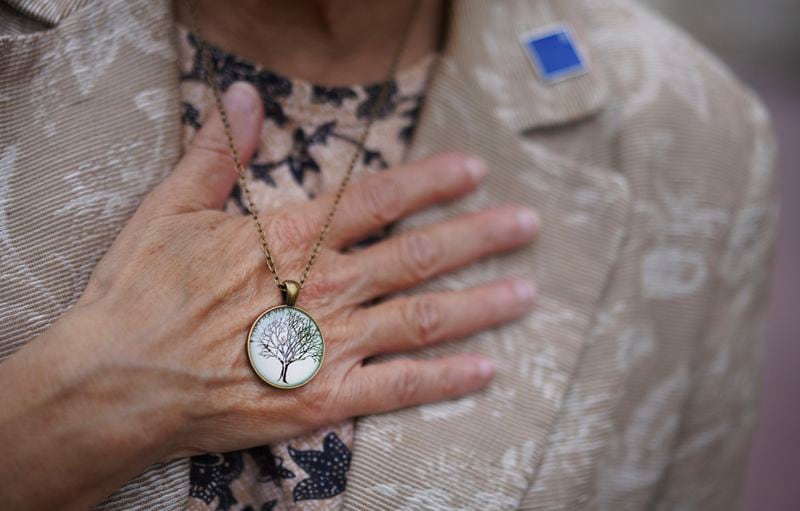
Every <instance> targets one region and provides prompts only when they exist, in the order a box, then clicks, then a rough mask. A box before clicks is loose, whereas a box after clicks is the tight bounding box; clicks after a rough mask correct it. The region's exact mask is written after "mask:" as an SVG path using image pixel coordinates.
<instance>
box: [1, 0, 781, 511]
mask: <svg viewBox="0 0 800 511" xmlns="http://www.w3.org/2000/svg"><path fill="white" fill-rule="evenodd" d="M562 21H563V22H567V23H569V24H570V25H571V26H572V28H573V30H574V32H575V34H576V37H577V39H578V40H579V41H580V43H581V44H582V45H583V46H584V47H585V49H586V51H587V53H588V55H589V59H590V61H591V66H592V68H591V72H590V73H588V74H586V75H583V76H581V77H577V78H573V79H570V80H567V81H564V82H561V83H558V84H556V85H549V86H548V85H544V84H543V83H542V82H540V81H539V79H538V78H537V76H536V74H535V73H534V71H533V69H532V67H531V66H530V64H529V62H528V61H527V59H526V56H525V55H524V53H523V51H522V49H521V47H520V45H519V42H518V35H519V34H520V33H522V32H525V31H527V30H530V29H535V28H537V27H543V26H545V25H548V24H550V23H553V22H562ZM450 25H451V26H450V31H449V35H448V40H447V44H446V50H445V55H444V58H443V59H442V63H441V65H440V66H439V68H438V69H437V70H436V73H435V76H434V79H433V82H432V85H431V88H430V90H429V94H428V100H427V106H426V108H425V111H424V112H423V114H422V117H421V119H420V123H419V125H418V129H417V135H416V139H415V142H414V144H413V148H412V151H411V153H412V154H411V156H412V157H419V156H422V155H425V154H428V153H431V152H434V151H439V150H444V149H466V150H469V151H473V152H476V153H478V154H480V155H482V156H483V157H484V158H486V159H487V160H488V161H489V162H490V164H491V167H492V172H491V174H490V177H489V178H488V182H487V184H486V186H485V187H484V188H483V189H482V191H480V192H479V193H478V194H476V195H475V196H474V197H471V198H469V199H467V200H465V201H462V202H459V203H457V204H453V205H449V206H446V207H441V208H438V209H435V210H432V211H428V212H425V213H423V214H420V215H418V216H416V217H414V218H412V219H410V220H409V221H407V222H405V224H404V225H403V227H402V228H410V227H412V226H417V225H420V224H424V223H428V222H431V221H435V220H438V219H441V218H444V217H449V216H453V215H456V214H459V213H461V212H463V211H466V210H471V209H474V208H476V207H478V206H480V205H483V204H485V203H495V202H499V201H518V202H520V203H525V204H529V205H531V206H533V207H534V208H536V209H538V210H539V211H540V212H541V216H542V217H543V231H542V234H541V237H540V238H539V240H538V241H537V242H536V243H535V245H534V246H532V247H530V248H528V249H525V250H522V251H519V252H517V253H515V254H512V255H509V256H506V257H503V258H499V259H492V260H490V261H487V262H484V263H482V264H479V265H477V266H474V267H470V268H468V269H465V270H464V271H460V272H458V273H455V274H451V275H448V276H445V277H443V278H441V279H439V280H437V281H435V282H433V283H431V284H430V286H429V287H430V288H462V287H465V286H468V285H472V284H475V283H478V282H482V281H486V280H488V279H491V278H493V277H499V276H506V275H509V274H513V275H523V276H527V277H530V278H532V279H533V280H534V281H535V282H537V283H538V287H539V292H540V299H539V305H538V306H537V308H536V310H535V312H533V313H532V314H531V315H530V316H529V317H527V318H526V319H524V320H522V321H519V322H517V323H515V324H513V325H510V326H506V327H503V328H501V329H497V330H494V331H490V332H486V333H483V334H480V335H476V336H474V337H473V338H471V339H468V340H466V341H465V342H456V343H451V344H448V345H444V346H439V347H436V348H433V349H430V350H428V351H426V352H424V353H423V354H421V355H420V356H429V355H431V354H434V353H450V352H455V351H460V350H465V349H469V350H479V351H483V352H485V353H487V354H489V355H491V356H492V357H494V359H495V360H497V361H498V363H499V374H498V377H497V379H496V381H495V382H493V383H492V385H491V386H490V388H489V389H488V390H486V391H484V392H482V393H479V394H477V395H472V396H469V397H466V398H463V399H460V400H457V401H452V402H446V403H439V404H432V405H427V406H422V407H418V408H413V409H408V410H405V411H401V412H397V413H390V414H385V415H381V416H371V417H365V418H362V419H359V420H358V421H357V423H356V430H355V446H354V452H353V466H352V468H351V470H350V472H349V475H348V483H347V490H346V493H345V504H344V507H345V509H346V510H348V511H349V510H355V509H360V510H361V509H363V510H375V509H411V510H416V509H440V510H445V509H446V510H450V509H476V510H483V511H485V510H494V509H524V510H533V509H537V510H555V509H585V510H595V509H598V510H599V509H609V510H626V509H657V510H704V511H705V510H726V511H727V510H729V509H733V508H735V507H736V502H737V497H738V495H739V493H740V490H741V487H742V475H743V468H744V465H745V462H746V457H747V452H748V440H749V437H750V434H751V432H752V430H753V427H754V422H755V407H754V402H755V399H756V397H757V394H758V385H757V380H758V369H757V367H758V364H757V361H758V351H759V349H758V344H759V343H758V339H759V327H760V326H761V324H762V320H763V317H764V299H765V291H766V283H767V280H768V279H767V277H768V273H769V260H770V255H771V250H772V244H773V237H774V233H775V219H776V205H775V202H774V199H773V189H774V179H775V147H774V141H773V136H772V133H771V131H770V125H769V122H768V119H767V115H766V113H765V111H764V109H763V108H762V106H761V104H760V103H759V102H758V101H757V100H755V99H754V98H753V96H752V95H751V94H750V93H749V92H747V91H746V90H745V89H743V88H742V86H741V85H740V84H739V83H738V82H736V80H735V79H733V78H732V77H731V75H730V74H729V72H728V71H727V70H726V69H725V68H724V67H723V66H721V65H720V63H719V62H718V61H717V60H716V59H715V58H713V57H712V56H710V55H708V54H707V53H706V52H705V51H704V50H703V49H701V48H700V47H699V46H698V45H697V44H695V43H694V42H692V41H691V40H689V38H688V37H687V36H686V35H685V34H683V33H680V32H679V31H677V30H676V29H675V28H673V27H671V26H669V25H667V24H666V23H664V22H663V21H661V20H659V19H658V18H656V17H654V16H653V15H652V14H650V13H649V12H647V11H645V10H643V9H642V8H641V7H639V6H637V5H634V4H632V3H630V1H629V0H505V1H489V0H462V1H458V0H457V1H456V2H455V5H454V7H453V9H452V12H451V18H450ZM0 34H2V35H0V321H1V322H2V323H0V324H2V329H1V330H0V358H2V357H7V356H10V355H11V354H12V353H13V352H14V351H15V350H16V349H18V348H19V347H20V346H21V345H22V344H23V343H25V342H26V341H27V340H29V339H31V338H32V337H34V336H35V335H36V334H37V333H39V332H41V331H42V330H44V329H45V328H47V326H48V325H49V324H50V323H51V322H52V321H53V320H54V319H55V318H56V317H58V316H59V315H60V314H62V313H63V312H64V311H65V310H66V309H67V308H68V307H69V306H70V305H71V304H72V303H73V302H74V301H75V299H76V298H77V297H78V296H79V294H80V292H81V290H82V289H83V287H84V285H85V283H86V281H87V278H88V276H89V273H90V272H91V270H92V268H93V266H94V265H95V263H96V262H97V260H98V259H99V258H100V257H101V256H102V255H103V253H104V252H105V250H106V249H107V248H108V246H109V244H110V243H111V241H112V240H113V238H114V236H115V235H116V233H117V232H118V231H119V230H120V228H121V227H122V225H123V224H124V223H125V222H126V220H127V219H128V218H129V217H130V215H131V214H132V213H133V211H134V210H135V209H136V207H137V205H138V204H139V202H140V200H141V199H142V197H143V196H144V195H145V194H146V193H147V192H148V190H150V189H151V188H152V187H153V186H154V185H155V184H156V183H158V182H159V181H160V180H161V179H163V178H164V176H166V175H167V174H168V173H169V172H170V170H171V169H172V168H173V165H174V164H175V162H176V161H177V159H178V158H179V156H180V155H179V152H180V139H179V137H180V123H179V105H178V76H177V67H176V63H175V59H176V54H175V41H174V31H173V26H172V14H171V12H170V10H169V5H168V3H167V2H164V1H151V2H147V1H146V0H128V1H123V0H106V1H101V0H96V1H86V0H5V3H2V2H0ZM87 420H89V419H87ZM53 461H54V462H55V463H57V460H53ZM187 467H188V464H187V462H186V461H178V462H172V463H168V464H164V465H160V466H155V467H152V468H151V469H150V470H149V471H148V472H147V473H145V474H143V475H142V476H140V477H139V478H137V479H136V480H134V481H132V482H131V483H130V484H128V485H127V486H125V487H124V488H122V489H120V490H119V491H118V492H117V493H116V494H114V495H113V496H112V497H110V498H109V500H107V501H106V502H105V503H103V504H102V505H101V506H102V507H104V508H107V509H121V508H126V509H127V508H136V509H158V510H161V509H180V508H181V507H182V506H183V504H184V502H185V499H186V495H187V484H188V468H187ZM42 484H43V485H44V486H46V485H47V483H46V481H43V482H42Z"/></svg>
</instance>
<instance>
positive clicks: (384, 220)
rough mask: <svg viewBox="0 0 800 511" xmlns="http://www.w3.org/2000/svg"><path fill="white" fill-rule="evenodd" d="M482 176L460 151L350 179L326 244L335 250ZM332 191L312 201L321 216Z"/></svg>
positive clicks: (458, 192)
mask: <svg viewBox="0 0 800 511" xmlns="http://www.w3.org/2000/svg"><path fill="white" fill-rule="evenodd" d="M485 175H486V166H485V164H484V163H483V162H481V161H480V160H478V159H476V158H474V157H471V156H466V155H461V154H443V155H437V156H432V157H430V158H426V159H424V160H420V161H417V162H414V163H410V164H407V165H401V166H399V167H397V168H394V169H392V170H391V171H388V172H380V173H378V174H374V175H371V176H368V177H366V178H364V179H362V180H360V181H357V182H354V183H352V184H351V185H350V186H349V187H348V188H347V190H346V191H345V194H344V196H343V197H342V201H341V203H340V206H339V210H338V212H337V214H336V219H335V220H334V224H333V227H332V229H331V233H330V235H329V237H328V244H329V245H331V246H334V247H337V248H340V247H342V246H346V245H348V244H350V243H352V242H354V241H357V240H359V239H362V238H364V237H366V236H367V235H369V234H371V233H373V232H376V231H378V230H379V229H381V228H382V227H384V226H386V225H388V224H390V223H392V222H394V221H395V220H398V219H399V218H402V217H404V216H406V215H408V214H409V213H412V212H414V211H417V210H419V209H422V208H424V207H426V206H429V205H431V204H434V203H437V202H442V201H447V200H451V199H455V198H457V197H460V196H462V195H464V194H466V193H468V192H470V191H472V190H474V189H475V187H476V186H477V185H478V183H479V182H480V181H481V180H482V179H483V177H484V176H485ZM333 197H334V193H333V192H331V193H328V194H327V195H326V196H324V197H321V198H320V200H319V201H315V202H316V204H315V205H314V208H315V209H317V210H318V211H317V212H316V216H320V217H324V215H325V214H327V212H328V210H329V209H330V205H331V202H332V201H333Z"/></svg>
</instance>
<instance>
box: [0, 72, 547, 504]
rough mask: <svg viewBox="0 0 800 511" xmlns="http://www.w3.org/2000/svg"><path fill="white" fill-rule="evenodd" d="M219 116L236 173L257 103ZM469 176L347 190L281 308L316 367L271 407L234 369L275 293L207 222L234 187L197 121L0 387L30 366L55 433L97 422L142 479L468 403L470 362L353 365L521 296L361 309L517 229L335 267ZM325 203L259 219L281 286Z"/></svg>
mask: <svg viewBox="0 0 800 511" xmlns="http://www.w3.org/2000/svg"><path fill="white" fill-rule="evenodd" d="M225 104H226V109H227V110H228V112H229V116H230V118H231V122H232V124H233V127H234V135H235V139H236V141H237V144H238V145H239V149H240V151H241V153H242V155H243V157H244V158H249V157H250V155H251V154H252V153H253V151H254V149H255V147H256V144H257V139H258V131H259V128H260V126H261V122H262V112H261V110H260V104H261V103H260V101H259V100H258V99H257V96H256V93H255V91H254V90H252V89H251V88H250V87H249V86H246V85H238V84H237V85H236V86H234V87H233V88H232V90H231V91H229V92H228V94H226V97H225ZM484 174H485V168H484V166H483V165H482V164H481V163H480V162H479V161H478V160H476V159H474V158H470V157H467V156H464V155H458V154H447V155H440V156H435V157H432V158H429V159H426V160H423V161H419V162H415V163H411V164H407V165H402V166H399V167H397V168H394V169H392V170H390V171H388V172H381V173H378V174H376V175H373V176H369V177H366V178H364V179H362V180H359V181H356V182H354V183H352V184H351V185H350V187H349V188H348V189H347V191H346V192H345V195H344V197H343V200H342V202H341V205H340V208H339V211H338V213H337V216H336V219H335V221H334V224H333V228H332V229H331V231H330V234H329V236H328V238H327V240H326V244H325V247H324V248H323V251H322V252H321V253H320V255H319V258H318V259H317V262H316V264H315V266H314V268H313V270H312V272H311V274H310V277H309V279H308V281H307V283H306V286H305V288H304V289H303V291H302V293H301V294H300V299H299V301H298V305H299V306H301V307H303V308H304V309H306V310H308V311H309V312H311V313H312V314H313V315H314V317H315V319H316V320H317V321H318V323H319V324H320V327H321V329H322V331H323V333H324V334H325V337H326V355H325V361H324V363H323V366H322V368H321V370H320V372H319V374H318V375H317V376H316V377H315V378H314V379H313V380H312V381H311V382H309V383H308V384H306V385H305V386H303V387H301V388H298V389H294V390H278V389H274V388H271V387H269V386H267V385H266V384H264V383H263V382H262V381H261V380H259V379H258V377H257V376H256V375H255V374H254V372H253V370H252V369H251V367H250V365H249V363H248V360H247V355H246V351H245V336H246V333H247V330H248V328H249V327H250V325H251V323H252V322H253V320H254V319H255V318H256V317H257V316H258V315H259V314H260V313H261V312H263V311H264V310H265V309H266V308H268V307H270V306H273V305H277V304H278V303H279V293H278V290H277V289H276V287H275V285H274V283H273V282H272V280H271V276H270V274H269V272H268V271H267V269H266V265H265V262H264V256H263V254H262V252H261V250H260V245H259V242H258V236H257V234H256V230H255V228H254V225H253V221H252V219H251V218H250V217H248V216H244V215H231V214H228V213H225V212H223V211H221V207H222V205H223V204H224V202H225V201H226V199H227V197H228V195H229V194H230V191H231V188H232V186H233V184H234V182H235V180H236V171H235V169H234V167H233V164H232V161H231V159H230V157H229V154H228V149H227V145H226V142H225V137H224V134H223V131H222V127H221V122H220V119H219V116H218V114H217V113H214V114H212V115H211V117H210V118H209V119H208V121H207V122H206V124H205V126H204V127H203V129H202V130H201V131H200V132H199V133H198V134H197V135H196V136H195V139H194V141H193V143H192V147H191V148H190V150H189V151H188V152H187V154H186V155H185V157H184V158H183V159H182V160H181V162H180V163H179V164H178V166H177V167H176V169H175V170H174V171H173V173H172V174H171V175H170V176H169V177H168V178H167V179H165V180H164V181H163V182H162V183H161V184H160V185H158V186H157V187H156V188H155V189H154V190H153V191H152V192H151V193H150V194H149V195H148V196H147V197H146V198H145V199H144V201H143V202H142V204H141V206H140V208H139V209H138V210H137V211H136V213H135V214H134V215H133V217H132V218H131V220H130V222H129V223H128V224H127V225H126V226H125V227H124V228H123V230H122V231H121V232H120V234H119V236H118V237H117V239H116V240H115V241H114V243H113V245H112V246H111V248H110V249H109V251H108V252H107V254H106V255H105V256H104V257H103V258H102V260H100V262H99V263H98V264H97V266H96V268H95V271H94V272H93V274H92V276H91V278H90V280H89V283H88V285H87V287H86V290H85V291H84V293H83V295H82V296H81V297H80V299H79V300H78V302H77V304H76V305H75V307H73V309H71V311H70V312H68V313H67V314H66V315H64V316H63V317H62V318H61V319H60V320H59V321H58V322H56V324H55V325H54V326H53V328H51V330H50V331H48V332H46V333H45V334H44V335H43V336H41V338H39V339H36V340H34V341H33V342H31V343H30V344H29V345H28V346H27V347H26V348H24V349H23V350H21V351H20V352H19V353H17V354H16V355H14V356H13V357H11V359H10V360H9V361H8V362H7V364H5V365H4V367H2V368H0V369H3V370H6V369H8V370H9V371H13V370H14V368H15V367H16V368H23V367H24V366H25V364H28V368H30V367H33V366H36V364H39V367H41V366H42V365H45V366H47V367H48V368H50V369H48V370H49V371H50V376H47V375H45V376H47V378H46V379H48V380H52V381H53V382H55V383H54V384H50V385H49V386H47V388H48V389H49V392H50V395H52V394H57V393H58V392H59V391H58V386H59V385H67V383H65V382H68V381H69V382H71V383H70V384H71V385H73V386H74V388H70V389H69V390H70V392H69V393H68V395H67V398H70V399H75V400H76V401H75V403H76V404H75V406H73V412H72V413H73V415H74V409H75V408H76V407H78V408H80V407H82V409H83V410H84V411H85V410H87V409H88V410H93V413H97V414H98V415H102V414H101V412H100V411H101V410H103V409H105V408H108V407H109V406H111V407H112V408H113V410H114V412H113V413H112V414H109V416H113V417H114V418H109V419H108V422H107V423H102V426H103V428H104V430H103V431H102V432H94V436H93V437H92V438H93V439H94V440H93V441H97V440H98V439H100V441H102V439H108V438H109V437H110V438H111V439H112V440H111V441H112V443H113V441H114V440H116V442H122V443H127V444H129V445H131V446H134V447H135V449H134V450H135V456H133V457H132V458H131V459H132V460H134V459H138V460H144V461H146V462H148V463H151V462H154V461H158V460H160V459H168V458H174V457H179V456H187V455H191V454H195V453H200V452H224V451H230V450H234V449H240V448H245V447H250V446H254V445H263V444H268V443H271V442H275V441H277V440H281V439H286V438H290V437H293V436H295V435H298V434H300V433H303V432H306V431H309V430H312V429H315V428H318V427H320V426H323V425H326V424H330V423H335V422H337V421H340V420H342V419H345V418H348V417H353V416H359V415H366V414H373V413H380V412H385V411H388V410H393V409H397V408H401V407H406V406H409V405H414V404H418V403H424V402H430V401H436V400H441V399H446V398H451V397H455V396H459V395H462V394H465V393H468V392H471V391H474V390H477V389H479V388H481V387H483V386H484V385H486V383H487V382H488V381H489V380H490V378H491V377H492V374H493V372H494V370H493V365H492V362H491V361H490V360H488V359H487V358H485V357H483V356H479V355H459V356H451V357H445V358H440V359H435V360H424V361H413V360H410V359H402V358H400V359H394V360H391V361H388V362H381V363H374V364H366V365H364V363H363V362H364V360H365V359H366V358H368V357H371V356H373V355H376V354H379V353H387V352H402V351H409V350H414V349H417V348H420V347H423V346H426V345H428V344H431V343H435V342H440V341H444V340H447V339H455V338H458V337H462V336H465V335H467V334H470V333H472V332H475V331H477V330H480V329H485V328H488V327H491V326H495V325H498V324H500V323H503V322H507V321H510V320H512V319H514V318H516V317H518V316H520V315H522V314H524V313H525V312H526V311H527V310H528V309H529V308H530V306H531V305H532V302H533V297H534V291H533V287H532V286H531V285H530V284H529V283H527V282H524V281H519V280H506V281H502V282H492V283H488V284H486V285H484V286H481V287H480V288H475V289H468V290H465V291H458V292H442V293H425V294H417V295H412V296H403V297H397V298H391V299H388V300H385V301H382V302H380V303H378V304H377V305H369V306H365V305H364V304H365V303H372V301H373V300H374V299H375V298H378V297H384V296H387V295H391V294H392V293H394V292H396V291H399V290H403V289H408V288H412V287H413V286H415V285H417V284H419V283H421V282H424V281H426V280H428V279H430V278H431V277H433V276H434V275H437V274H440V273H442V272H446V271H448V270H452V269H454V268H457V267H459V266H462V265H465V264H468V263H471V262H473V261H476V260H478V259H480V258H483V257H486V256H490V255H492V254H496V253H499V252H502V251H507V250H510V249H513V248H515V247H519V246H520V245H522V244H524V243H527V242H529V241H530V240H531V239H532V238H533V236H534V232H535V230H536V224H537V222H536V218H535V216H534V215H533V213H532V212H531V211H529V210H527V209H524V208H521V207H516V206H505V207H500V208H495V209H490V210H486V211H481V212H477V213H474V214H471V215H468V216H464V217H460V218H455V219H452V220H448V221H446V222H443V223H440V224H436V225H431V226H428V227H425V228H422V229H419V230H416V231H412V232H407V233H403V234H401V235H397V236H393V237H390V238H388V239H386V240H384V241H380V242H378V243H376V244H373V245H371V246H369V247H366V248H364V249H362V250H358V251H354V252H343V249H345V248H346V247H348V246H349V245H351V244H352V243H353V242H354V241H357V240H359V239H362V238H364V237H365V236H367V235H369V234H370V233H374V232H376V231H378V230H380V229H381V228H382V227H385V226H386V225H388V224H390V223H392V222H394V221H396V220H398V219H400V218H402V217H404V216H406V215H408V214H410V213H412V212H414V211H416V210H419V209H421V208H425V207H427V206H430V205H432V204H435V203H438V202H442V201H448V200H452V199H456V198H458V197H460V196H462V195H464V194H467V193H469V192H471V191H472V190H474V189H475V188H476V187H477V186H478V184H479V182H480V180H481V179H482V177H483V175H484ZM332 200H333V194H332V193H331V194H327V195H325V196H321V197H319V198H318V199H315V200H313V201H311V202H310V203H305V202H304V203H302V204H298V205H297V207H294V208H283V209H281V210H279V211H262V212H261V214H262V221H263V224H264V226H265V230H266V236H267V239H268V241H269V243H270V245H271V247H272V251H273V254H274V257H275V259H276V263H277V266H278V271H279V273H280V274H281V276H282V277H284V278H298V277H299V275H300V274H301V272H302V269H303V267H304V265H305V262H306V259H307V257H308V255H309V253H310V250H311V247H312V245H313V243H314V241H315V240H316V238H317V236H318V234H319V229H320V227H321V225H322V223H323V222H324V219H325V216H326V214H327V213H328V211H329V209H330V206H331V201H332ZM15 359H16V360H15ZM42 360H45V361H48V362H47V363H43V362H41V361H42ZM55 360H58V361H59V363H58V366H57V367H58V369H52V367H53V363H52V362H50V361H55ZM37 361H38V362H37ZM20 364H22V366H21V365H20ZM6 365H7V366H9V367H5V366H6ZM5 372H6V373H8V371H5ZM3 373H4V371H0V382H1V381H2V375H3ZM56 375H57V376H56ZM45 376H42V377H43V378H44V377H45ZM26 381H28V382H29V385H28V388H29V389H30V392H31V393H36V390H35V389H37V388H40V389H41V388H43V387H45V386H43V385H39V386H38V387H37V385H36V377H35V376H33V377H32V376H28V377H27V380H26ZM61 392H62V394H63V393H64V392H66V391H64V390H62V391H61ZM41 393H42V394H43V395H48V392H41ZM76 396H79V397H76ZM67 401H69V399H67ZM59 403H60V404H59V408H64V407H65V406H67V404H65V402H64V401H63V400H62V401H59ZM78 403H81V405H80V406H79V405H78ZM12 409H13V407H12ZM11 413H12V414H13V412H11ZM20 413H22V412H20ZM23 415H24V414H23ZM23 415H20V416H16V417H12V419H14V418H16V422H15V421H14V420H11V421H10V422H9V421H8V420H6V421H4V422H3V421H0V431H2V425H3V424H6V425H7V424H9V423H10V424H12V425H13V424H15V423H18V424H17V425H18V427H23V426H24V425H25V421H24V416H23ZM67 415H69V413H67ZM6 417H7V415H6V416H4V417H3V418H6ZM21 417H22V418H21ZM72 420H73V421H80V420H81V419H80V415H78V416H77V417H72ZM84 422H85V418H84ZM27 427H34V426H33V425H31V424H28V426H27ZM56 429H58V425H57V426H56ZM109 431H110V432H109ZM44 434H47V433H44ZM115 445H116V444H115ZM31 448H33V446H31ZM18 454H19V456H26V453H24V452H19V453H18ZM137 456H138V458H137ZM123 458H124V457H123ZM80 466H82V465H81V464H80V463H77V462H76V470H78V469H79V467H80ZM145 466H146V465H145ZM137 468H139V469H141V468H143V467H137ZM128 472H129V471H128ZM134 473H135V472H134ZM129 475H132V474H129ZM123 481H124V480H123ZM123 481H117V482H118V483H121V482H123ZM111 488H112V489H113V487H111Z"/></svg>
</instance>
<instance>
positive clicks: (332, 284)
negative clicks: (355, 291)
mask: <svg viewBox="0 0 800 511" xmlns="http://www.w3.org/2000/svg"><path fill="white" fill-rule="evenodd" d="M342 287H343V286H342V283H341V282H340V280H339V278H338V277H337V275H336V273H335V272H333V271H326V272H317V273H316V274H315V275H314V278H313V279H311V280H310V281H308V283H307V284H306V285H305V286H304V287H303V295H305V296H304V299H307V300H309V301H311V302H317V301H321V300H324V299H326V298H329V297H333V296H337V295H339V294H340V292H341V291H342Z"/></svg>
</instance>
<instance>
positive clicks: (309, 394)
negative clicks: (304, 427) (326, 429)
mask: <svg viewBox="0 0 800 511" xmlns="http://www.w3.org/2000/svg"><path fill="white" fill-rule="evenodd" d="M333 397H334V392H333V389H332V388H331V385H329V384H327V382H325V380H323V381H322V382H321V384H320V385H316V386H314V387H309V386H308V385H306V386H305V387H303V388H302V389H301V392H298V395H297V400H298V401H299V405H300V406H299V407H298V410H299V411H300V417H301V419H302V421H303V422H304V423H305V424H308V425H310V426H322V425H324V424H326V423H328V422H329V421H330V420H331V413H332V409H333V408H335V407H333V406H332V403H331V400H332V398H333Z"/></svg>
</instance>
